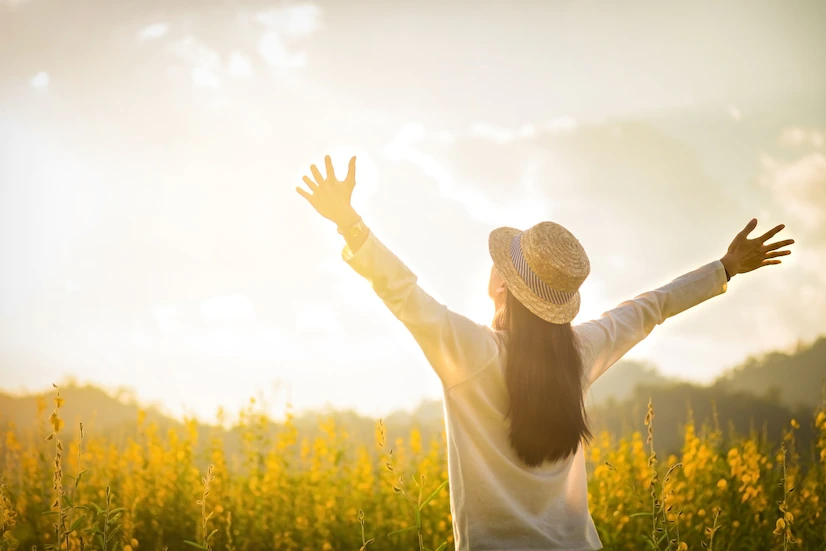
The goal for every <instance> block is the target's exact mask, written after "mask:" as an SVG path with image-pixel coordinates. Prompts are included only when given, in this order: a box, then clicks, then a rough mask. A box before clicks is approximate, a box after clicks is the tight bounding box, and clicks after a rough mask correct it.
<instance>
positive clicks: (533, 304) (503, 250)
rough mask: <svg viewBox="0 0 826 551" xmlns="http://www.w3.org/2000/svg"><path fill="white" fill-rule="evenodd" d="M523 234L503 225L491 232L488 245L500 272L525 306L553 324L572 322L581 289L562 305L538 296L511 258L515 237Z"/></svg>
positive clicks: (577, 307)
mask: <svg viewBox="0 0 826 551" xmlns="http://www.w3.org/2000/svg"><path fill="white" fill-rule="evenodd" d="M520 233H522V230H517V229H515V228H508V227H502V228H497V229H495V230H493V231H492V232H490V236H489V237H488V248H489V249H490V256H491V258H492V259H493V265H494V266H496V269H497V270H498V271H499V274H500V275H501V276H502V279H504V280H505V283H506V284H507V285H508V289H510V292H511V293H513V295H514V296H515V297H516V299H517V300H518V301H519V302H521V303H522V304H524V305H525V307H526V308H527V309H528V310H530V311H531V312H533V313H534V314H536V315H537V316H539V317H540V318H542V319H543V320H545V321H548V322H551V323H559V324H562V323H569V322H571V321H573V319H574V318H575V317H576V315H577V313H578V312H579V305H580V299H579V290H577V292H576V293H575V294H574V296H573V297H571V300H569V301H568V302H567V303H565V304H562V305H558V304H554V303H552V302H550V301H547V300H544V299H542V298H540V297H539V296H537V295H536V293H534V292H533V291H531V288H530V287H528V285H527V284H526V283H525V281H524V280H523V279H522V277H521V276H520V275H519V273H518V272H517V271H516V268H514V266H513V261H512V260H511V254H510V246H511V241H512V240H513V238H514V237H516V236H517V235H519V234H520Z"/></svg>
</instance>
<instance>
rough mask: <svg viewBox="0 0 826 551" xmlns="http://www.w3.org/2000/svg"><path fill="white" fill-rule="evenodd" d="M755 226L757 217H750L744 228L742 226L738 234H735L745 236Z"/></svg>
mask: <svg viewBox="0 0 826 551" xmlns="http://www.w3.org/2000/svg"><path fill="white" fill-rule="evenodd" d="M755 227H757V218H752V219H751V220H749V223H748V224H746V227H745V228H743V230H742V231H741V232H740V233H739V234H737V235H738V236H739V237H746V236H747V235H748V234H750V233H751V231H752V230H753V229H754V228H755Z"/></svg>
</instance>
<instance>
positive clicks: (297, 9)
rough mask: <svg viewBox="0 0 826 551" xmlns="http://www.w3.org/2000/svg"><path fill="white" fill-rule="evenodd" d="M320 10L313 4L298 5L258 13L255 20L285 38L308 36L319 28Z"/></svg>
mask: <svg viewBox="0 0 826 551" xmlns="http://www.w3.org/2000/svg"><path fill="white" fill-rule="evenodd" d="M320 18H321V8H320V7H318V6H316V5H314V4H299V5H297V6H289V7H286V8H275V9H271V10H267V11H263V12H260V13H258V14H257V15H256V19H257V20H258V21H259V22H261V23H263V24H264V25H265V26H267V27H268V28H269V29H274V30H278V31H281V32H283V33H284V34H285V35H286V36H296V37H298V36H308V35H310V34H312V33H314V32H316V31H317V30H318V29H319V28H320Z"/></svg>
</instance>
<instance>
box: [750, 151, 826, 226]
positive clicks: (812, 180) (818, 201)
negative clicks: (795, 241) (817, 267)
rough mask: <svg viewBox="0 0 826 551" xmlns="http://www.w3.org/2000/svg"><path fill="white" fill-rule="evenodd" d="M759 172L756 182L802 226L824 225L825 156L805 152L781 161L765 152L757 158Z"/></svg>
mask: <svg viewBox="0 0 826 551" xmlns="http://www.w3.org/2000/svg"><path fill="white" fill-rule="evenodd" d="M760 162H761V165H762V168H763V174H762V175H761V177H760V179H759V181H760V184H761V185H762V186H764V187H766V188H768V189H769V190H770V191H771V193H772V195H773V197H774V200H775V201H776V202H777V204H779V205H780V206H781V207H782V208H783V209H785V210H786V211H787V212H788V213H789V214H792V215H794V216H795V217H797V218H798V219H799V220H800V221H801V222H802V223H803V224H804V225H805V229H807V230H809V231H812V232H815V231H817V230H820V229H823V228H824V227H826V156H824V154H823V153H820V152H814V153H809V154H807V155H804V156H803V157H801V158H799V159H797V160H795V161H792V162H784V161H782V160H777V159H775V158H774V157H771V156H769V155H763V156H762V157H761V159H760Z"/></svg>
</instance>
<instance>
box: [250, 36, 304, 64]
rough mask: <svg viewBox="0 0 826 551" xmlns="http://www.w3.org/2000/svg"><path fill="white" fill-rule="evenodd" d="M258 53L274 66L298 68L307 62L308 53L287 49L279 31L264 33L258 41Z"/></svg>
mask: <svg viewBox="0 0 826 551" xmlns="http://www.w3.org/2000/svg"><path fill="white" fill-rule="evenodd" d="M258 53H259V54H260V55H261V57H262V58H264V60H265V61H266V62H267V63H269V64H270V65H272V66H273V67H278V68H297V67H304V66H305V65H306V64H307V54H305V53H303V52H301V53H297V54H296V53H291V52H289V51H287V48H286V46H285V45H284V43H283V42H282V40H281V38H280V36H279V35H278V32H277V31H267V32H266V33H264V35H263V36H262V37H261V40H259V41H258Z"/></svg>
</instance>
